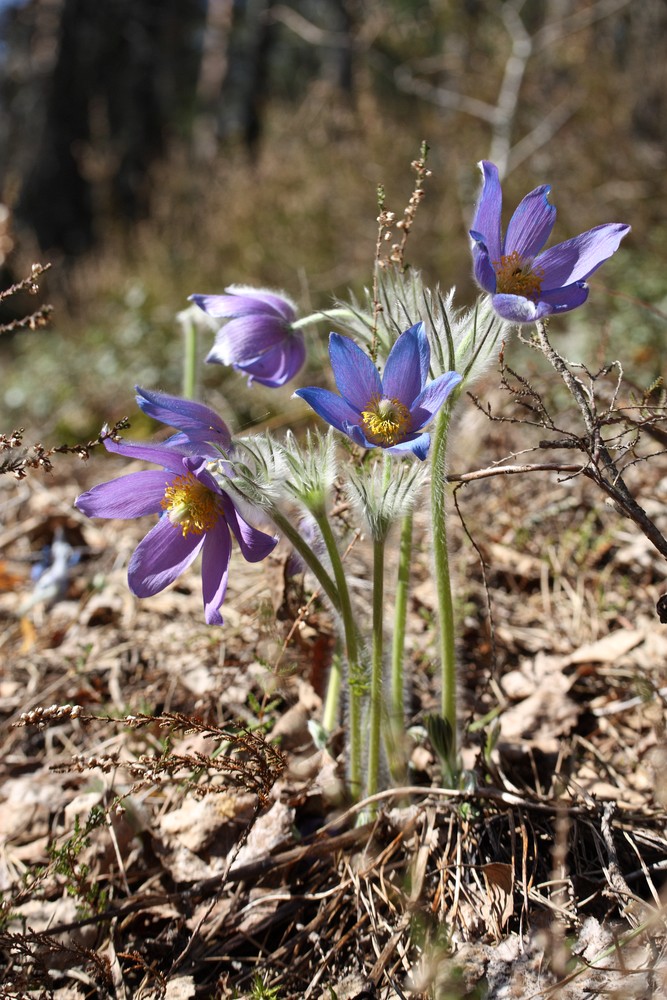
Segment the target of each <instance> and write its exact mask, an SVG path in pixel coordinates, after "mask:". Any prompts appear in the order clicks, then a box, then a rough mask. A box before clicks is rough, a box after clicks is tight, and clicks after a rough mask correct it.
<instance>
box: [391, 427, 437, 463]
mask: <svg viewBox="0 0 667 1000" xmlns="http://www.w3.org/2000/svg"><path fill="white" fill-rule="evenodd" d="M430 444H431V435H430V434H426V433H424V434H419V435H418V436H417V437H413V438H406V439H405V440H404V441H401V442H400V443H399V444H395V445H394V446H393V448H386V449H385V450H386V451H388V452H389V454H390V455H405V454H407V453H411V454H413V455H414V456H415V457H416V458H418V459H419V460H420V462H423V461H424V459H425V458H426V456H427V455H428V449H429V446H430Z"/></svg>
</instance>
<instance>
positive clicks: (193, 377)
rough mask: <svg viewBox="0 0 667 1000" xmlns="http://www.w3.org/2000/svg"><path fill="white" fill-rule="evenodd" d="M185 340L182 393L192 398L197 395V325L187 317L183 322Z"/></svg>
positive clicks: (187, 397)
mask: <svg viewBox="0 0 667 1000" xmlns="http://www.w3.org/2000/svg"><path fill="white" fill-rule="evenodd" d="M183 336H184V340H185V345H184V358H183V395H184V396H185V398H186V399H194V398H195V396H196V395H197V339H198V338H197V326H196V324H195V323H194V322H193V321H192V319H190V318H189V317H188V318H187V319H186V320H185V321H184V323H183Z"/></svg>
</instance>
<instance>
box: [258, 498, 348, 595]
mask: <svg viewBox="0 0 667 1000" xmlns="http://www.w3.org/2000/svg"><path fill="white" fill-rule="evenodd" d="M270 516H271V520H272V521H273V523H274V524H275V526H276V528H278V530H279V531H280V532H281V533H282V534H283V535H284V536H285V538H286V539H287V540H288V541H289V542H290V543H291V544H292V546H293V547H294V548H295V549H296V551H297V552H298V553H299V555H300V556H301V558H302V559H303V561H304V562H305V564H306V566H307V567H308V568H309V569H310V570H311V572H312V573H313V574H314V576H315V578H316V579H317V582H318V583H319V585H320V587H321V588H322V590H323V591H324V593H325V594H326V595H327V597H328V598H329V600H330V601H331V603H332V604H333V606H334V608H335V610H336V611H337V612H338V613H339V614H341V613H342V612H341V598H340V596H339V593H338V589H337V587H336V584H335V583H334V582H333V580H332V579H331V577H330V576H329V574H328V573H327V571H326V569H325V568H324V566H323V565H322V563H321V562H320V560H319V559H318V558H317V556H316V555H315V553H314V552H313V550H312V549H311V547H310V546H309V545H308V543H307V542H306V541H304V539H303V538H302V536H301V535H300V534H299V532H298V531H297V530H296V528H294V527H293V525H292V524H291V523H290V521H288V519H287V518H286V517H285V515H284V514H283V513H282V512H281V511H279V510H278V509H277V508H272V509H271V513H270Z"/></svg>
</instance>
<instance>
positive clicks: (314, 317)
mask: <svg viewBox="0 0 667 1000" xmlns="http://www.w3.org/2000/svg"><path fill="white" fill-rule="evenodd" d="M354 315H355V314H354V313H353V312H352V310H351V309H345V308H343V307H338V308H336V309H321V310H318V312H314V313H311V314H310V316H302V317H301V319H295V320H294V322H293V323H292V324H291V327H292V329H293V330H301V329H302V328H303V327H304V326H309V325H310V324H311V323H324V321H325V320H330V319H337V318H340V319H349V317H350V316H354Z"/></svg>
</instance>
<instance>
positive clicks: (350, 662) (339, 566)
mask: <svg viewBox="0 0 667 1000" xmlns="http://www.w3.org/2000/svg"><path fill="white" fill-rule="evenodd" d="M315 520H316V521H317V524H318V527H319V529H320V531H321V532H322V538H323V539H324V544H325V545H326V547H327V552H328V553H329V559H330V560H331V567H332V569H333V572H334V577H335V579H336V587H337V590H338V593H339V595H340V606H339V608H338V611H339V613H340V616H341V618H342V621H343V632H344V634H345V647H346V650H347V669H348V685H349V695H350V791H351V793H352V796H353V797H354V798H355V799H357V798H358V797H359V795H360V794H361V699H362V692H361V690H360V678H361V676H362V674H363V664H361V663H360V661H359V644H358V641H357V627H356V624H355V621H354V615H353V613H352V602H351V600H350V591H349V588H348V586H347V578H346V576H345V569H344V567H343V562H342V560H341V558H340V553H339V551H338V546H337V545H336V539H335V537H334V533H333V531H332V530H331V525H330V523H329V519H328V517H327V515H326V514H324V513H323V514H319V515H317V514H316V515H315ZM329 683H330V685H331V683H334V684H335V683H336V678H335V677H332V678H330V680H329ZM339 691H340V686H339ZM331 697H332V698H333V695H331ZM327 709H328V712H329V715H331V713H332V712H333V711H334V709H332V708H331V706H330V705H329V694H327ZM325 728H326V727H325Z"/></svg>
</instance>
